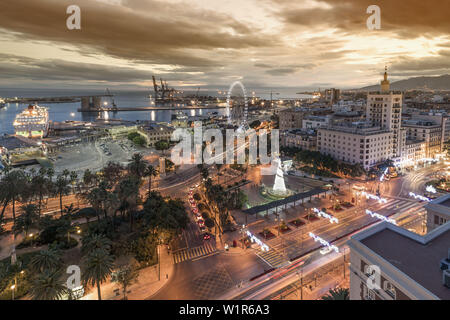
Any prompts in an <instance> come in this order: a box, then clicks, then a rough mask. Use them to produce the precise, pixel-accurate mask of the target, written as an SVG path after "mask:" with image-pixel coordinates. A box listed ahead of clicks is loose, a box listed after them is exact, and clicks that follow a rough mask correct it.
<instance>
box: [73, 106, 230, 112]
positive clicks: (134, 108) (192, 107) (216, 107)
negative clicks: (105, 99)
mask: <svg viewBox="0 0 450 320" xmlns="http://www.w3.org/2000/svg"><path fill="white" fill-rule="evenodd" d="M226 107H227V106H226V104H223V105H221V104H214V105H200V106H199V105H193V106H182V107H181V106H180V107H178V106H154V107H123V108H122V107H100V108H88V109H83V108H80V109H78V112H104V111H107V112H120V111H163V110H174V111H176V110H196V109H221V108H226Z"/></svg>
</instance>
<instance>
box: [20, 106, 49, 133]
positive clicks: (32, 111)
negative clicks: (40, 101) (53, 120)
mask: <svg viewBox="0 0 450 320" xmlns="http://www.w3.org/2000/svg"><path fill="white" fill-rule="evenodd" d="M48 121H49V120H48V111H47V108H44V107H40V106H38V105H29V106H28V108H26V109H25V110H24V111H22V112H21V113H19V114H18V115H17V116H16V119H15V120H14V124H13V125H14V130H15V132H16V135H20V136H24V137H26V138H43V137H45V136H46V135H47V133H48Z"/></svg>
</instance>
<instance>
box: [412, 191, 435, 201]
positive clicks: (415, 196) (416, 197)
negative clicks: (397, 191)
mask: <svg viewBox="0 0 450 320" xmlns="http://www.w3.org/2000/svg"><path fill="white" fill-rule="evenodd" d="M409 196H410V197H413V198H414V199H419V200H422V201H431V200H430V199H428V198H427V197H424V196H421V195H420V194H415V193H414V192H410V193H409Z"/></svg>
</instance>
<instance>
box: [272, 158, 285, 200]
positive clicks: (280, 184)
mask: <svg viewBox="0 0 450 320" xmlns="http://www.w3.org/2000/svg"><path fill="white" fill-rule="evenodd" d="M276 161H277V162H278V166H277V172H276V173H275V182H274V184H273V192H274V193H275V194H286V192H287V190H286V185H285V184H284V171H283V165H282V164H281V159H280V158H278V159H277V160H276Z"/></svg>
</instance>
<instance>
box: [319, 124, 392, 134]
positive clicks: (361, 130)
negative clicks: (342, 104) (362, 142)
mask: <svg viewBox="0 0 450 320" xmlns="http://www.w3.org/2000/svg"><path fill="white" fill-rule="evenodd" d="M318 129H319V130H321V129H323V130H330V131H337V132H345V133H352V134H358V135H362V136H368V135H374V134H381V133H389V132H390V131H389V130H385V129H381V127H379V126H374V125H373V124H371V123H368V122H364V121H360V122H344V123H339V124H333V125H328V126H325V127H320V128H318Z"/></svg>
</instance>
